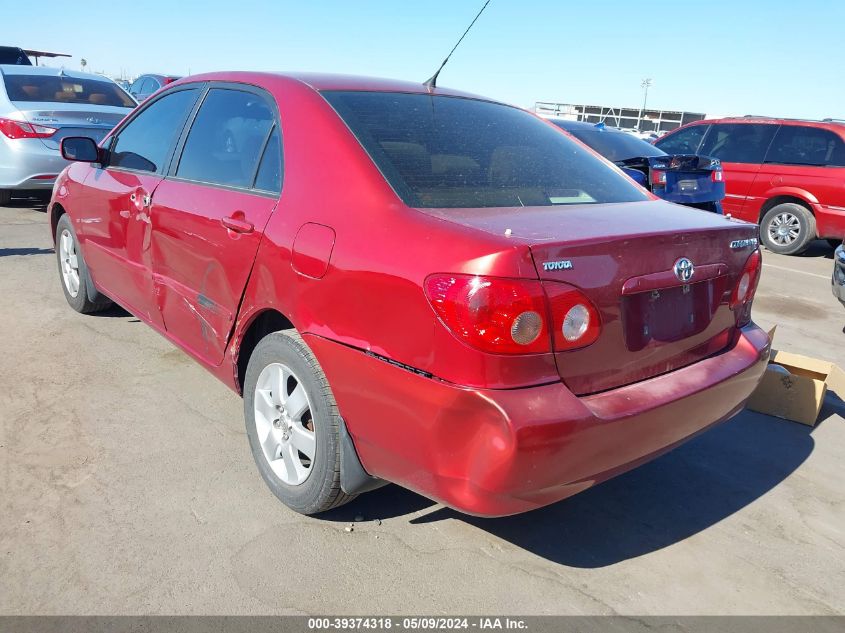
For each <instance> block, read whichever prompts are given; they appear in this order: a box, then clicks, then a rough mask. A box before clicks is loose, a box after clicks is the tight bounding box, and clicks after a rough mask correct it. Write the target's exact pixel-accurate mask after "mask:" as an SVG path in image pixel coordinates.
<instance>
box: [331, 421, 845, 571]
mask: <svg viewBox="0 0 845 633" xmlns="http://www.w3.org/2000/svg"><path fill="white" fill-rule="evenodd" d="M831 407H833V408H830V407H829V408H828V409H827V414H826V415H825V413H824V412H823V414H822V419H824V418H825V417H829V416H830V415H831V414H832V413H837V412H840V411H841V410H842V409H843V407H842V405H841V404H832V405H831ZM811 431H812V429H811V428H810V427H807V426H804V425H801V424H797V423H794V422H788V421H784V420H778V419H776V418H772V417H769V416H766V415H762V414H758V413H753V412H751V411H744V412H743V413H741V414H740V415H738V416H737V417H736V418H734V419H733V420H730V421H728V422H726V423H724V424H722V425H720V426H718V427H716V428H714V429H712V430H710V431H708V432H707V433H704V434H703V435H701V436H699V437H697V438H695V439H693V440H692V441H690V442H688V443H687V444H685V445H683V446H681V447H679V448H677V449H676V450H674V451H672V452H671V453H668V454H667V455H664V456H662V457H660V458H659V459H657V460H655V461H653V462H651V463H648V464H646V465H644V466H641V467H640V468H637V469H635V470H633V471H631V472H629V473H626V474H624V475H621V476H619V477H617V478H615V479H611V480H610V481H607V482H605V483H603V484H600V485H598V486H596V487H594V488H591V489H589V490H587V491H585V492H582V493H580V494H577V495H575V496H573V497H570V498H569V499H565V500H564V501H561V502H559V503H556V504H554V505H551V506H548V507H546V508H541V509H539V510H535V511H533V512H529V513H526V514H520V515H516V516H512V517H505V518H500V519H482V518H478V517H471V516H467V515H464V514H461V513H459V512H456V511H454V510H451V509H449V508H443V507H441V506H438V509H436V510H434V511H432V512H430V513H428V514H424V515H423V516H418V517H414V518H411V519H410V521H409V522H410V523H411V524H414V525H419V524H425V523H431V522H435V521H442V520H446V519H454V520H457V521H462V522H464V523H467V524H470V525H473V526H475V527H476V528H478V529H481V530H485V531H486V532H489V533H490V534H492V535H494V536H497V537H499V538H501V539H503V540H505V541H508V542H510V543H512V544H514V545H516V546H517V547H520V548H522V549H525V550H528V551H530V552H532V553H534V554H536V555H537V556H541V557H543V558H545V559H547V560H550V561H552V562H555V563H558V564H561V565H567V566H571V567H581V568H596V567H605V566H607V565H613V564H615V563H618V562H621V561H624V560H627V559H631V558H636V557H638V556H642V555H644V554H648V553H649V552H653V551H656V550H659V549H662V548H664V547H668V546H670V545H672V544H674V543H677V542H679V541H682V540H684V539H686V538H688V537H690V536H692V535H694V534H697V533H698V532H701V531H702V530H705V529H707V528H709V527H710V526H712V525H715V524H716V523H718V522H719V521H721V520H722V519H725V518H726V517H729V516H731V515H732V514H734V513H735V512H737V511H738V510H741V509H742V508H744V507H745V506H747V505H749V504H750V503H752V502H753V501H754V500H756V499H758V498H760V497H761V496H763V495H764V494H766V493H767V492H768V491H770V490H772V489H773V488H774V487H775V486H777V485H778V484H779V483H780V482H782V481H783V480H784V479H786V477H788V476H789V475H790V473H792V472H793V471H794V470H795V469H796V468H798V466H800V465H801V463H803V462H804V460H805V459H807V457H808V456H809V455H810V453H811V452H812V450H813V445H814V442H813V438H812V436H811ZM433 505H434V504H433V503H432V502H431V501H429V500H427V499H425V498H423V497H420V496H419V495H416V494H414V493H411V492H407V491H405V490H403V489H401V488H399V487H397V486H389V487H387V488H383V489H381V490H376V491H374V492H371V493H369V494H366V495H362V496H361V497H359V498H358V499H356V500H355V501H353V502H352V503H351V504H349V505H348V506H344V507H342V508H338V509H337V510H335V511H334V512H332V513H327V515H324V516H325V518H328V519H330V520H346V521H351V520H353V517H354V516H356V515H360V516H362V517H364V518H366V519H374V518H376V517H379V518H385V517H386V516H401V515H406V514H411V513H414V512H419V511H420V510H423V509H425V508H426V507H430V506H433Z"/></svg>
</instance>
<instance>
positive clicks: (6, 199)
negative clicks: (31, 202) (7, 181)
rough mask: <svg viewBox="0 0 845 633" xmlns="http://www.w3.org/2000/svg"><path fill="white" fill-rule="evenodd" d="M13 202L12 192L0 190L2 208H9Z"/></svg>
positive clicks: (0, 205)
mask: <svg viewBox="0 0 845 633" xmlns="http://www.w3.org/2000/svg"><path fill="white" fill-rule="evenodd" d="M11 201H12V192H11V191H9V190H8V189H0V207H5V206H8V205H9V203H10V202H11Z"/></svg>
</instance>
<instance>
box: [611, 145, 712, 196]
mask: <svg viewBox="0 0 845 633" xmlns="http://www.w3.org/2000/svg"><path fill="white" fill-rule="evenodd" d="M617 164H618V165H620V166H624V167H632V168H634V169H639V170H641V171H643V172H644V173H645V174H646V176H647V178H648V183H649V188H650V189H651V191H652V192H653V193H654V194H655V195H658V196H660V197H661V198H663V199H664V200H670V201H672V202H679V203H681V204H696V203H703V202H718V201H719V200H721V199H722V198H724V197H725V182H724V180H723V179H722V178H721V175H722V174H718V175H719V176H720V178H719V179H718V180H714V178H713V173H714V172H721V171H722V163H721V161H719V159H718V158H711V157H710V156H700V155H697V154H670V155H667V156H649V157H647V158H645V157H644V158H632V159H628V160H626V161H619V162H618V163H617ZM658 172H661V173H663V174H664V175H663V177H662V179H663V182H662V183H660V184H657V183H656V178H655V177H654V176H655V174H656V173H658Z"/></svg>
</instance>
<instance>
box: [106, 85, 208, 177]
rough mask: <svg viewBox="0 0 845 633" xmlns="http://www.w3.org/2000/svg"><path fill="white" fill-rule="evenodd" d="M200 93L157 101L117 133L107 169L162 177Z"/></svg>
mask: <svg viewBox="0 0 845 633" xmlns="http://www.w3.org/2000/svg"><path fill="white" fill-rule="evenodd" d="M198 96H199V90H198V89H196V88H191V89H188V90H178V91H176V92H171V93H170V94H168V95H165V96H164V97H162V98H161V99H157V100H156V101H155V102H153V103H152V104H151V105H150V106H149V107H147V108H144V109H143V110H142V111H141V112H140V113H139V114H138V115H137V116H136V117H135V118H133V119H132V120H131V121H129V123H128V124H126V126H125V127H124V128H123V129H121V130H120V132H119V133H118V135H117V140H116V141H115V142H114V144H113V145H112V148H111V154H110V158H109V166H111V167H123V168H125V169H137V170H139V171H149V172H155V173H159V174H160V173H162V172H163V171H164V161H165V160H167V156H168V154H169V153H170V150H171V148H172V147H173V145H174V144H175V142H176V139H177V138H178V136H179V134H180V133H181V132H182V126H183V125H184V124H185V119H187V118H188V113H189V112H190V111H191V108H193V106H194V103H196V100H197V97H198Z"/></svg>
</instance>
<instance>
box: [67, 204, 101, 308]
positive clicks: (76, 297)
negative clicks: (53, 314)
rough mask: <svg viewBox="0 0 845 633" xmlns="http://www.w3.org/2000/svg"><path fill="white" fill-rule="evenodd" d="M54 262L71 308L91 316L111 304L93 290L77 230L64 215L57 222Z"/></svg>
mask: <svg viewBox="0 0 845 633" xmlns="http://www.w3.org/2000/svg"><path fill="white" fill-rule="evenodd" d="M56 260H57V263H58V265H59V281H60V282H61V284H62V291H63V292H64V293H65V299H67V302H68V305H70V307H71V308H73V309H74V310H76V311H77V312H80V313H82V314H91V313H92V312H99V311H100V310H104V309H106V308H108V307H109V306H110V305H111V304H112V302H111V300H110V299H109V298H108V297H106V296H105V295H103V294H101V293H100V292H98V291H97V289H96V288H94V284H93V282H92V281H91V275H90V274H89V272H88V267H87V266H86V265H85V258H84V257H83V256H82V250H81V249H80V248H79V240H77V239H76V231H74V230H73V224H72V223H71V221H70V218H69V217H68V216H67V214H63V215H62V216H61V217H60V218H59V221H58V222H57V223H56ZM74 263H75V265H74Z"/></svg>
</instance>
